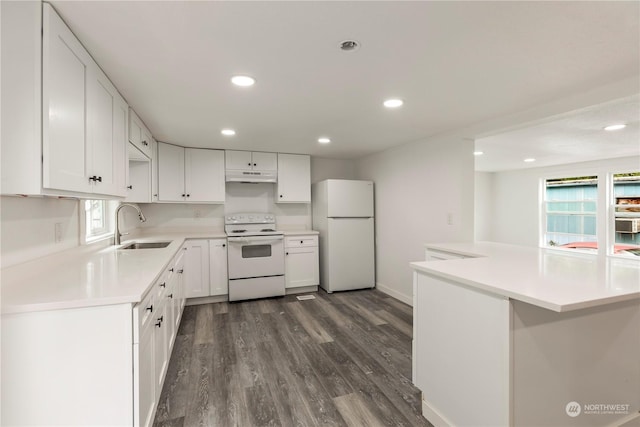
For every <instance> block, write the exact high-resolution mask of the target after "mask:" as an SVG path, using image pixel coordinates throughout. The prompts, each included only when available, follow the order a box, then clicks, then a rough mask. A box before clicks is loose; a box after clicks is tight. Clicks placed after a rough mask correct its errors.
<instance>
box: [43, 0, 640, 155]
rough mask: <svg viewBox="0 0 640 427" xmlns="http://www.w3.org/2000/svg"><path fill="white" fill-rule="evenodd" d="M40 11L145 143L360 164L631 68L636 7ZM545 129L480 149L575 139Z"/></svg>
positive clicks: (187, 5) (638, 70) (174, 5)
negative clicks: (53, 19)
mask: <svg viewBox="0 0 640 427" xmlns="http://www.w3.org/2000/svg"><path fill="white" fill-rule="evenodd" d="M51 3H52V4H53V6H54V7H55V8H56V10H57V11H58V12H59V13H60V14H61V16H62V17H63V19H64V20H65V22H67V24H68V25H69V26H70V27H71V29H72V30H73V32H74V33H75V34H76V35H77V36H78V38H79V39H80V40H81V41H82V42H83V44H84V45H85V47H86V48H87V49H88V50H89V51H90V52H91V53H92V55H93V56H94V58H95V59H96V61H97V62H98V63H99V64H100V65H101V66H102V68H103V69H104V71H105V72H106V73H107V75H109V77H110V78H111V79H112V81H113V82H114V84H115V85H116V86H117V87H118V88H119V90H120V91H121V93H122V94H123V95H124V96H125V98H126V99H127V101H128V102H129V104H130V105H131V107H132V108H133V109H134V110H136V112H137V113H138V115H139V116H140V117H141V118H142V119H143V120H144V122H145V123H146V125H147V126H148V127H149V128H150V130H151V132H152V133H153V134H154V136H155V137H156V138H157V139H158V140H159V141H164V142H170V143H174V144H178V145H183V146H190V147H213V148H225V149H228V148H236V149H242V150H268V151H279V152H290V153H306V154H311V155H317V156H322V157H330V158H345V159H348V158H358V157H361V156H365V155H368V154H370V153H374V152H377V151H381V150H385V149H388V148H390V147H393V146H396V145H400V144H404V143H407V142H412V141H416V140H420V139H423V138H426V137H428V136H432V135H435V134H438V133H442V132H447V131H451V130H454V129H459V128H462V127H466V126H469V125H472V124H475V123H480V122H483V121H487V120H490V119H494V118H498V117H503V116H506V115H509V114H513V113H516V112H520V111H524V110H527V109H530V108H532V107H534V106H537V105H540V104H543V103H548V102H551V101H553V100H556V99H559V98H562V97H567V96H570V95H573V94H576V93H581V92H584V91H587V90H589V89H591V88H594V87H599V86H603V85H605V84H609V83H611V82H616V81H620V80H623V79H629V78H633V77H634V76H638V75H639V74H640V65H639V64H640V26H639V21H640V2H604V1H603V2H535V1H534V2H482V1H472V2H427V1H423V2H398V1H387V2H381V1H378V2H367V1H348V2H339V1H325V2H322V1H313V2H311V1H282V2H280V1H278V2H244V1H216V2H214V1H176V2H174V1H58V0H54V1H52V2H51ZM346 39H355V40H357V41H358V42H360V44H361V47H360V48H359V49H358V50H356V51H353V52H343V51H341V50H340V49H339V48H338V45H339V43H340V42H341V41H343V40H346ZM235 74H248V75H251V76H253V77H255V78H256V79H257V83H256V84H255V86H253V87H251V88H238V87H235V86H233V85H232V84H231V83H230V78H231V76H233V75H235ZM389 97H399V98H401V99H403V100H404V102H405V104H404V106H402V107H401V108H398V109H395V110H389V109H386V108H384V107H383V106H382V102H383V100H385V99H387V98H389ZM633 102H634V107H633V108H636V110H635V112H636V117H637V113H638V103H637V98H636V99H635V101H633ZM612 109H615V108H612ZM583 117H584V120H589V117H591V118H592V119H593V120H594V121H599V120H600V118H599V117H597V114H595V113H594V114H591V115H589V114H588V112H587V113H586V115H585V116H583ZM556 124H557V125H558V126H559V127H562V126H563V125H564V126H573V125H576V124H580V125H582V124H584V123H583V120H582V119H570V118H566V119H564V120H561V121H559V122H557V123H556ZM598 126H599V125H598ZM222 128H233V129H235V130H236V132H237V134H236V135H235V136H233V137H225V136H223V135H221V134H220V130H221V129H222ZM554 129H555V128H554V125H552V124H548V125H547V126H546V127H545V126H543V127H542V128H541V129H537V130H535V131H533V130H532V131H528V132H527V131H525V130H522V131H519V132H520V133H516V134H512V135H510V136H509V135H507V136H503V137H494V138H493V140H494V142H495V144H496V147H499V149H500V150H503V151H506V150H512V149H514V147H520V146H521V145H524V146H525V147H527V148H530V147H529V146H528V145H529V143H527V142H526V140H527V138H529V139H530V138H532V137H533V136H532V135H530V134H535V135H537V136H535V137H536V138H539V135H540V134H543V135H546V139H545V142H544V143H537V142H536V145H535V149H536V151H535V152H532V154H531V155H534V156H538V157H540V158H541V159H542V158H543V157H544V156H545V155H548V156H557V155H561V154H562V155H564V156H568V152H570V151H573V150H574V149H575V148H576V147H578V146H580V147H582V146H581V144H582V142H581V141H582V140H581V138H582V137H584V136H588V135H587V134H588V132H576V133H571V134H570V135H571V141H570V142H564V141H563V142H562V143H557V144H556V143H555V142H554V141H556V140H555V139H554V137H553V135H554V131H555V130H554ZM631 131H632V132H635V135H636V137H637V135H638V131H637V121H636V126H635V131H633V129H632V130H631ZM559 134H562V132H560V133H559ZM320 136H328V137H330V138H331V140H332V142H331V143H330V144H324V145H322V144H318V142H317V139H318V137H320ZM513 137H517V138H516V140H517V141H519V143H514V142H513V141H514V138H513ZM490 141H491V138H488V139H486V140H485V141H484V142H486V143H489V142H490ZM536 141H538V139H536ZM484 142H483V143H484ZM561 147H564V148H561ZM594 149H595V148H594ZM485 151H487V155H486V157H485V158H487V159H488V158H489V151H490V150H489V149H488V148H487V149H485ZM527 155H528V154H527ZM493 167H495V166H493Z"/></svg>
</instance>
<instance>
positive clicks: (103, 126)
mask: <svg viewBox="0 0 640 427" xmlns="http://www.w3.org/2000/svg"><path fill="white" fill-rule="evenodd" d="M88 77H89V79H88V86H87V120H88V126H87V127H88V132H87V140H88V145H89V147H91V151H90V152H91V159H90V162H89V164H88V173H89V175H90V176H92V177H96V179H94V180H93V192H94V193H97V194H106V195H112V196H125V195H126V191H125V185H124V183H125V161H126V160H125V159H126V157H125V154H126V153H125V150H126V148H127V146H126V145H125V144H128V142H127V135H126V129H127V127H126V123H127V111H128V106H127V104H126V103H125V101H124V99H123V98H122V97H121V96H120V94H119V93H118V91H117V90H116V88H115V87H114V86H113V85H112V84H111V82H110V81H109V79H108V78H107V76H106V75H105V74H104V73H103V72H102V71H101V70H100V69H98V68H97V67H95V68H94V67H92V68H91V69H90V70H89V73H88Z"/></svg>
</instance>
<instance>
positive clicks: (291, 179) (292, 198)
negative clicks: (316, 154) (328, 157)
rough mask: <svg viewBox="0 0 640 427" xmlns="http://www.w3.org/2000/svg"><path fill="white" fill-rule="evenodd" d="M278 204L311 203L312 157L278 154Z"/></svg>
mask: <svg viewBox="0 0 640 427" xmlns="http://www.w3.org/2000/svg"><path fill="white" fill-rule="evenodd" d="M276 202H277V203H311V157H310V156H307V155H303V154H278V191H277V197H276Z"/></svg>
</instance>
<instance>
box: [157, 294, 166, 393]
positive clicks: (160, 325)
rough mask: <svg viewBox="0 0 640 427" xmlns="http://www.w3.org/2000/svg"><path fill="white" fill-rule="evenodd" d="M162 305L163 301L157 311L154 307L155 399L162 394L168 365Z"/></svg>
mask: <svg viewBox="0 0 640 427" xmlns="http://www.w3.org/2000/svg"><path fill="white" fill-rule="evenodd" d="M162 304H164V301H162V302H161V303H158V308H157V310H156V309H155V307H154V313H156V314H155V316H154V319H153V322H154V325H153V329H154V337H153V347H154V351H153V354H154V359H155V363H154V367H155V372H154V377H153V379H154V382H155V391H156V397H159V395H160V393H161V392H162V382H163V381H164V374H165V373H166V371H167V365H168V364H169V354H168V353H169V351H168V345H169V335H168V334H167V330H168V328H167V326H168V325H167V322H166V318H167V314H166V309H165V308H166V307H165V306H164V305H162Z"/></svg>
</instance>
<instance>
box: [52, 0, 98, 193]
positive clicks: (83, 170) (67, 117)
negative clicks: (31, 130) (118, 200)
mask: <svg viewBox="0 0 640 427" xmlns="http://www.w3.org/2000/svg"><path fill="white" fill-rule="evenodd" d="M42 10H43V39H42V42H43V45H42V151H43V153H42V154H43V165H42V167H43V175H42V181H43V182H42V185H43V187H44V188H53V189H58V190H68V191H77V192H84V193H89V192H91V190H92V188H91V184H90V181H89V179H88V178H89V175H88V172H87V162H88V161H89V159H90V158H91V153H89V152H88V144H87V141H86V134H87V128H86V126H87V117H86V108H85V107H86V105H87V81H88V78H87V73H88V69H89V68H90V67H91V66H92V63H93V60H92V59H91V57H90V56H89V54H88V53H87V51H86V50H84V48H83V47H82V45H81V44H80V42H79V41H78V39H76V38H75V36H74V35H73V34H72V33H71V31H70V30H69V28H68V27H67V26H66V25H65V24H64V22H62V19H60V17H59V16H58V15H57V14H56V12H55V11H54V10H53V8H52V7H51V6H50V5H49V4H47V3H43V5H42ZM94 66H95V65H94Z"/></svg>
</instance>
